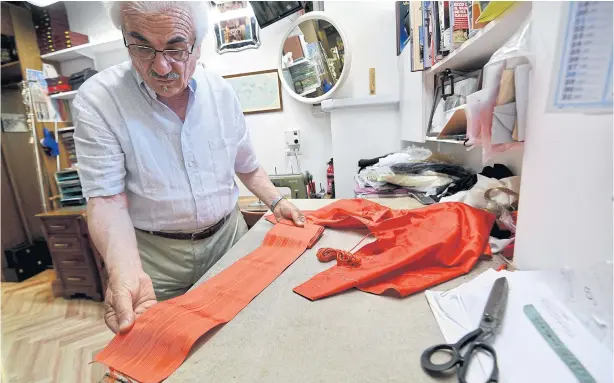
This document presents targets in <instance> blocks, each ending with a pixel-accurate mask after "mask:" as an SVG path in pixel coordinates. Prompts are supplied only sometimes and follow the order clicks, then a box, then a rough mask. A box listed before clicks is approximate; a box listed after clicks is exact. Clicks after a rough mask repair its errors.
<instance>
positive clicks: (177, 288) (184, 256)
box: [135, 207, 247, 301]
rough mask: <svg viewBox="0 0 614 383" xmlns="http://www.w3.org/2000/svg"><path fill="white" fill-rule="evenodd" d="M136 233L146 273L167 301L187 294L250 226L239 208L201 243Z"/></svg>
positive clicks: (159, 297)
mask: <svg viewBox="0 0 614 383" xmlns="http://www.w3.org/2000/svg"><path fill="white" fill-rule="evenodd" d="M135 231H136V240H137V244H138V249H139V254H140V256H141V263H142V264H143V270H144V271H145V272H146V273H147V274H148V275H149V277H150V278H151V281H152V282H153V287H154V291H155V292H156V298H157V299H158V301H164V300H167V299H170V298H174V297H176V296H179V295H181V294H183V293H185V292H186V291H188V289H189V288H190V287H192V285H193V284H194V283H196V281H198V280H199V279H200V277H202V276H203V275H204V274H205V272H207V270H209V268H210V267H211V266H213V265H214V264H215V263H216V262H217V261H218V260H219V259H220V258H221V257H222V256H223V255H224V254H225V253H226V252H227V251H228V249H230V248H231V247H232V245H234V244H235V243H236V242H237V241H238V240H239V239H240V238H241V237H242V236H243V235H244V234H245V233H246V232H247V224H246V223H245V220H244V219H243V215H242V214H241V212H240V211H239V209H238V207H237V208H236V209H235V210H234V211H233V212H232V214H231V216H230V218H229V219H228V221H226V223H225V224H224V226H222V228H221V229H220V230H218V231H217V232H216V233H215V234H214V235H213V236H211V237H209V238H206V239H201V240H198V241H193V240H189V239H188V240H179V239H170V238H163V237H159V236H156V235H152V234H149V233H147V232H143V231H140V230H135Z"/></svg>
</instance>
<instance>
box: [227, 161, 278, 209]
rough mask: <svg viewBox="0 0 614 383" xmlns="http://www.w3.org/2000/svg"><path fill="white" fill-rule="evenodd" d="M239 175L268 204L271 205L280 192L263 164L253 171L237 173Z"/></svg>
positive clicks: (250, 189)
mask: <svg viewBox="0 0 614 383" xmlns="http://www.w3.org/2000/svg"><path fill="white" fill-rule="evenodd" d="M237 177H239V179H240V180H241V182H243V185H245V187H247V188H248V189H249V191H251V192H252V193H254V195H256V197H258V198H259V199H260V201H262V202H264V204H265V205H267V206H271V204H272V203H273V200H274V199H275V198H277V197H278V196H279V194H280V193H279V191H278V190H277V188H275V186H274V185H273V184H272V183H271V179H270V178H269V175H268V174H266V172H265V171H264V169H263V168H262V167H261V166H259V167H258V169H256V170H254V171H253V172H251V173H237Z"/></svg>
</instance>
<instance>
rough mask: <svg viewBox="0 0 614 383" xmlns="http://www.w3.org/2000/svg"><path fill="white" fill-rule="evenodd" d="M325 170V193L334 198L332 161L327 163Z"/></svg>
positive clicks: (333, 168)
mask: <svg viewBox="0 0 614 383" xmlns="http://www.w3.org/2000/svg"><path fill="white" fill-rule="evenodd" d="M327 165H328V167H327V168H326V193H327V194H330V195H331V196H333V197H334V196H335V167H334V166H333V159H332V158H331V159H330V161H328V162H327Z"/></svg>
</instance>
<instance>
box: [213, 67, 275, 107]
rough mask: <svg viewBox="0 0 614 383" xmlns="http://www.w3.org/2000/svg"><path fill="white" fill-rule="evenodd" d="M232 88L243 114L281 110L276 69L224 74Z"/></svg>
mask: <svg viewBox="0 0 614 383" xmlns="http://www.w3.org/2000/svg"><path fill="white" fill-rule="evenodd" d="M224 78H225V79H226V81H228V82H229V83H230V86H232V88H233V89H234V91H235V93H236V94H237V97H238V98H239V102H240V103H241V110H242V111H243V114H255V113H269V112H281V111H282V110H284V107H283V103H282V101H281V81H280V80H279V75H278V74H277V69H270V70H262V71H258V72H249V73H240V74H233V75H229V76H224Z"/></svg>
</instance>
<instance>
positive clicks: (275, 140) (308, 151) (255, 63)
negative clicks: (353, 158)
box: [201, 15, 332, 193]
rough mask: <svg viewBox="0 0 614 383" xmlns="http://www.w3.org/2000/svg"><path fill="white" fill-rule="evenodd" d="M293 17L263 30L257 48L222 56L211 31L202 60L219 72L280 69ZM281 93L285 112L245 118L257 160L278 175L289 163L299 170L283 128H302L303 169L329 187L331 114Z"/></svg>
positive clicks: (243, 190)
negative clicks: (288, 150) (283, 44)
mask: <svg viewBox="0 0 614 383" xmlns="http://www.w3.org/2000/svg"><path fill="white" fill-rule="evenodd" d="M291 20H296V15H294V16H291V17H290V18H286V19H284V20H281V21H279V22H277V23H274V24H271V25H269V26H268V27H265V28H263V29H261V30H260V39H261V41H262V44H261V45H260V47H259V48H258V49H248V50H244V51H240V52H232V53H224V54H222V55H219V54H217V53H216V51H215V45H214V44H215V41H214V39H213V38H212V36H213V34H212V33H211V34H210V36H208V37H207V39H206V40H205V41H204V43H203V46H202V54H201V61H203V62H204V63H205V65H206V66H207V68H208V69H209V70H211V71H213V72H215V73H218V74H220V75H230V74H237V73H245V72H254V71H259V70H266V69H277V66H278V59H279V57H278V55H279V47H280V44H281V42H282V39H283V38H284V36H285V33H286V32H287V31H288V28H290V26H291V25H292V21H291ZM282 92H283V94H282V100H283V106H284V110H283V112H276V113H263V114H252V115H247V116H246V117H245V119H246V121H247V125H248V127H249V129H250V134H251V137H252V143H253V145H254V147H255V148H256V153H257V155H258V159H259V161H260V162H261V164H262V166H263V167H264V168H265V169H266V171H267V172H268V173H269V174H274V172H275V168H277V172H278V174H282V173H285V172H288V173H289V172H290V170H291V168H290V167H289V166H288V167H287V165H289V163H291V164H292V168H293V169H294V171H296V166H295V161H294V160H293V159H292V158H289V159H288V158H287V157H286V156H285V153H284V152H285V149H286V143H285V139H284V130H286V129H300V131H301V141H302V143H301V153H302V155H301V156H300V161H301V168H302V170H303V171H305V170H309V172H310V173H312V174H313V176H314V181H315V182H316V186H317V188H318V190H319V184H320V183H321V184H322V186H324V187H326V162H327V161H328V160H329V159H330V158H331V157H332V147H331V131H330V117H329V116H328V115H317V116H316V115H314V114H312V113H311V105H307V104H302V103H300V102H298V101H296V100H294V99H293V98H292V97H290V95H288V94H287V93H286V91H285V90H284V89H283V88H282ZM286 169H287V170H286ZM240 186H241V188H242V193H249V192H248V191H247V190H246V189H244V188H243V186H242V185H240Z"/></svg>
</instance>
